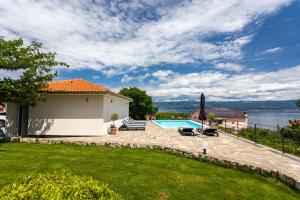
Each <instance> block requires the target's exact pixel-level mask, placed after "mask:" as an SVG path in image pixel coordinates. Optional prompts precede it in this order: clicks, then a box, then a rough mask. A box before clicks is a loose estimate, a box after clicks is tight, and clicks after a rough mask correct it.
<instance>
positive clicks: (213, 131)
mask: <svg viewBox="0 0 300 200" xmlns="http://www.w3.org/2000/svg"><path fill="white" fill-rule="evenodd" d="M197 131H198V132H199V133H202V129H201V128H197ZM203 135H207V136H214V135H217V136H219V133H218V132H217V129H216V128H204V129H203Z"/></svg>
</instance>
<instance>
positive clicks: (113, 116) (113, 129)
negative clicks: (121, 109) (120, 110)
mask: <svg viewBox="0 0 300 200" xmlns="http://www.w3.org/2000/svg"><path fill="white" fill-rule="evenodd" d="M118 118H119V117H118V114H117V113H112V114H111V115H110V119H111V120H112V121H113V124H112V125H110V134H111V135H116V133H117V127H116V126H115V121H116V120H118Z"/></svg>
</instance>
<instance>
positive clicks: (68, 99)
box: [6, 94, 129, 136]
mask: <svg viewBox="0 0 300 200" xmlns="http://www.w3.org/2000/svg"><path fill="white" fill-rule="evenodd" d="M113 112H116V113H117V114H118V115H119V118H125V117H127V116H128V113H129V102H128V100H125V99H121V98H119V97H114V96H111V95H83V94H80V95H75V94H74V95H72V94H49V95H47V96H46V100H45V101H43V102H39V103H38V104H37V105H36V106H34V107H30V108H29V127H28V134H29V135H80V136H100V135H105V134H107V132H108V128H109V126H110V124H111V120H110V115H111V113H113ZM16 118H17V106H16V105H15V104H8V108H7V121H8V125H7V128H6V129H7V132H8V133H10V134H15V135H16V132H17V128H16V123H15V122H16ZM115 124H116V125H117V126H119V125H120V124H121V120H118V121H117V122H116V123H115Z"/></svg>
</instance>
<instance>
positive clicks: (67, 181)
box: [0, 171, 121, 200]
mask: <svg viewBox="0 0 300 200" xmlns="http://www.w3.org/2000/svg"><path fill="white" fill-rule="evenodd" d="M0 199H3V200H9V199H45V200H46V199H103V200H105V199H110V200H117V199H121V197H120V196H119V195H118V194H117V193H115V192H113V191H112V190H110V189H109V188H108V187H107V185H106V184H104V183H101V182H100V181H97V180H93V179H92V178H87V177H80V176H75V175H72V174H71V173H70V172H69V171H62V172H55V173H53V174H50V173H45V174H37V175H34V176H29V177H23V178H20V180H19V181H18V182H17V183H14V184H12V185H8V186H6V187H4V188H3V189H2V190H1V191H0Z"/></svg>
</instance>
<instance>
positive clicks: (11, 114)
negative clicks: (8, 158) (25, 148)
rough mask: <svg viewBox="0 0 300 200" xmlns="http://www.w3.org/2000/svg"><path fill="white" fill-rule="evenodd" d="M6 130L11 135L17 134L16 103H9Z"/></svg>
mask: <svg viewBox="0 0 300 200" xmlns="http://www.w3.org/2000/svg"><path fill="white" fill-rule="evenodd" d="M5 131H6V133H8V134H9V135H10V136H16V135H17V105H16V104H14V103H8V104H7V108H6V127H5Z"/></svg>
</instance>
